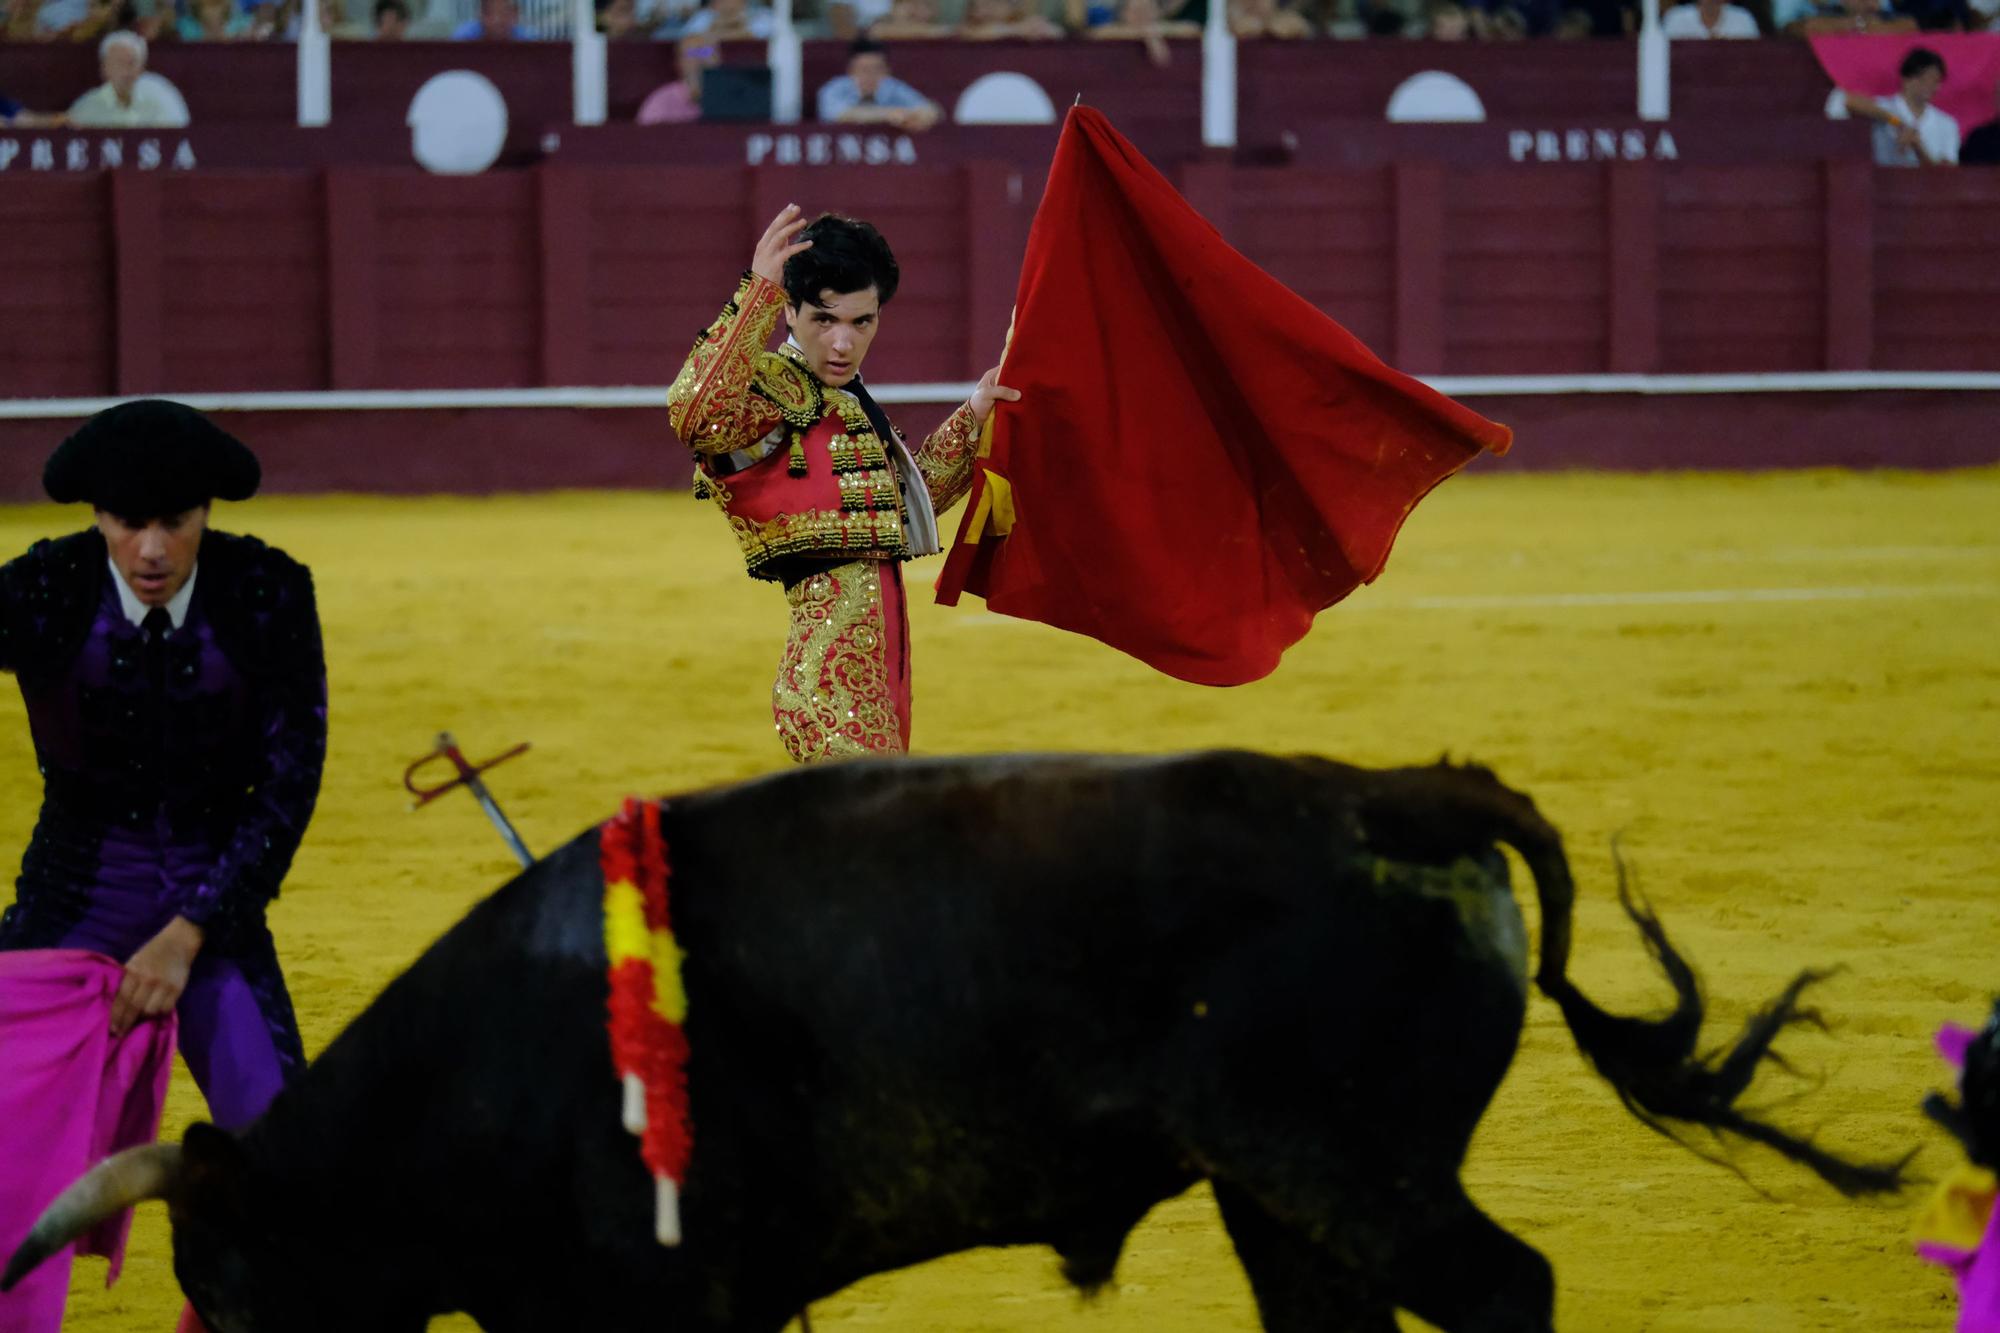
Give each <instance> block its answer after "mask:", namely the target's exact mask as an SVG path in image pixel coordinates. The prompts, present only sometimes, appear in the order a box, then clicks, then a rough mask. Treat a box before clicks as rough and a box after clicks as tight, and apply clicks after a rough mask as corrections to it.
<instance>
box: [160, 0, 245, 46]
mask: <svg viewBox="0 0 2000 1333" xmlns="http://www.w3.org/2000/svg"><path fill="white" fill-rule="evenodd" d="M176 26H177V28H178V29H179V32H180V37H181V40H182V41H184V42H234V41H238V40H241V39H242V38H245V37H248V36H249V35H250V15H249V14H248V13H247V12H245V10H244V9H243V8H242V6H240V5H239V4H237V3H236V0H190V5H189V12H188V13H186V14H184V15H182V16H181V21H180V23H179V24H177V25H176Z"/></svg>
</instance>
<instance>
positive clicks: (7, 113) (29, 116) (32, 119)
mask: <svg viewBox="0 0 2000 1333" xmlns="http://www.w3.org/2000/svg"><path fill="white" fill-rule="evenodd" d="M68 121H69V118H68V117H67V116H64V115H63V114H62V113H61V112H55V113H53V114H51V113H48V112H44V111H30V110H28V108H26V107H24V106H22V105H21V104H20V103H19V102H17V101H15V100H14V99H13V98H11V97H9V96H7V95H6V94H5V93H0V125H5V126H8V127H9V128H11V129H20V130H43V129H56V128H58V127H59V126H62V125H65V124H67V123H68Z"/></svg>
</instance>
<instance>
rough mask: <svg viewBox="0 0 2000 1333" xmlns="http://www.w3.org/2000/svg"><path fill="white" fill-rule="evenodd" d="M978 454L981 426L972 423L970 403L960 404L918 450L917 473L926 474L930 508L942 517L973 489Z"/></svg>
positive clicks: (925, 482)
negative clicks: (974, 464) (974, 468)
mask: <svg viewBox="0 0 2000 1333" xmlns="http://www.w3.org/2000/svg"><path fill="white" fill-rule="evenodd" d="M978 452H979V427H978V426H977V425H975V424H974V423H973V420H972V404H971V403H964V404H961V405H960V407H959V409H958V410H957V411H956V412H953V413H952V414H951V415H950V416H948V417H946V418H945V419H944V423H943V424H942V425H940V426H939V427H938V428H937V429H936V430H934V431H932V432H931V433H930V438H928V439H926V440H925V441H924V443H923V446H922V447H921V448H919V449H918V450H917V470H918V471H919V472H921V473H923V474H924V486H925V488H926V489H927V490H929V491H930V493H931V507H932V508H933V509H935V510H936V511H937V512H938V513H939V514H942V513H944V511H945V510H947V509H949V508H951V507H952V506H953V505H955V504H957V503H958V502H959V500H960V499H962V498H963V497H964V495H965V493H966V491H967V490H969V489H970V488H971V486H972V463H973V459H974V458H975V457H976V456H977V454H978Z"/></svg>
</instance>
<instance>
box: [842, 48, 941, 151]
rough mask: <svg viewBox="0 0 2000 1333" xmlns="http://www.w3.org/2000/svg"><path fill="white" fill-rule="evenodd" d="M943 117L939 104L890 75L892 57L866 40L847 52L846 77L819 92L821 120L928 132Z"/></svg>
mask: <svg viewBox="0 0 2000 1333" xmlns="http://www.w3.org/2000/svg"><path fill="white" fill-rule="evenodd" d="M943 114H944V113H943V112H942V111H941V110H940V109H939V108H938V105H937V103H935V102H933V101H931V100H930V99H929V98H928V97H925V96H924V95H923V94H922V93H920V92H918V91H917V90H916V89H915V88H912V87H911V86H910V85H909V84H907V83H904V82H903V81H902V80H901V79H896V78H891V77H890V75H889V53H888V51H887V50H886V49H885V48H884V47H883V45H882V44H881V43H880V42H877V41H873V40H870V39H869V38H866V37H863V38H862V39H861V40H859V41H857V42H855V43H854V45H853V46H852V47H850V48H848V52H847V73H845V74H843V75H841V76H840V77H839V78H837V79H828V80H827V81H826V83H825V84H824V85H823V86H822V87H821V88H820V90H819V118H820V119H821V120H825V121H838V122H840V123H842V124H846V125H893V126H895V127H896V128H897V129H899V130H927V129H929V128H930V127H931V126H933V125H935V124H937V122H938V117H939V116H941V115H943Z"/></svg>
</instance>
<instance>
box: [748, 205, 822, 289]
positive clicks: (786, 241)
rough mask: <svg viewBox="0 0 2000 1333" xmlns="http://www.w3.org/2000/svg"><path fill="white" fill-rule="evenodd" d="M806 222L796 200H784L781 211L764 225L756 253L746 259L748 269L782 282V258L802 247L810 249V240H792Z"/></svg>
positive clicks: (783, 273) (788, 257)
mask: <svg viewBox="0 0 2000 1333" xmlns="http://www.w3.org/2000/svg"><path fill="white" fill-rule="evenodd" d="M805 225H806V220H805V218H804V217H803V216H801V215H800V213H799V206H798V205H797V204H786V205H785V211H784V212H782V213H780V214H778V216H776V217H774V218H772V219H771V225H770V226H768V227H766V228H764V235H763V237H762V238H761V239H760V240H759V241H758V242H757V254H756V256H755V257H754V258H753V259H751V261H750V271H751V272H752V273H755V274H756V275H757V276H758V277H760V278H762V279H764V280H765V281H766V282H771V283H776V284H777V285H778V286H780V287H782V286H784V285H785V261H786V260H787V259H790V258H791V257H792V256H793V255H795V254H798V253H800V252H801V251H804V250H810V249H812V242H811V241H796V242H795V241H793V240H792V237H794V236H796V235H798V234H799V231H800V229H802V228H803V227H804V226H805Z"/></svg>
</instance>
